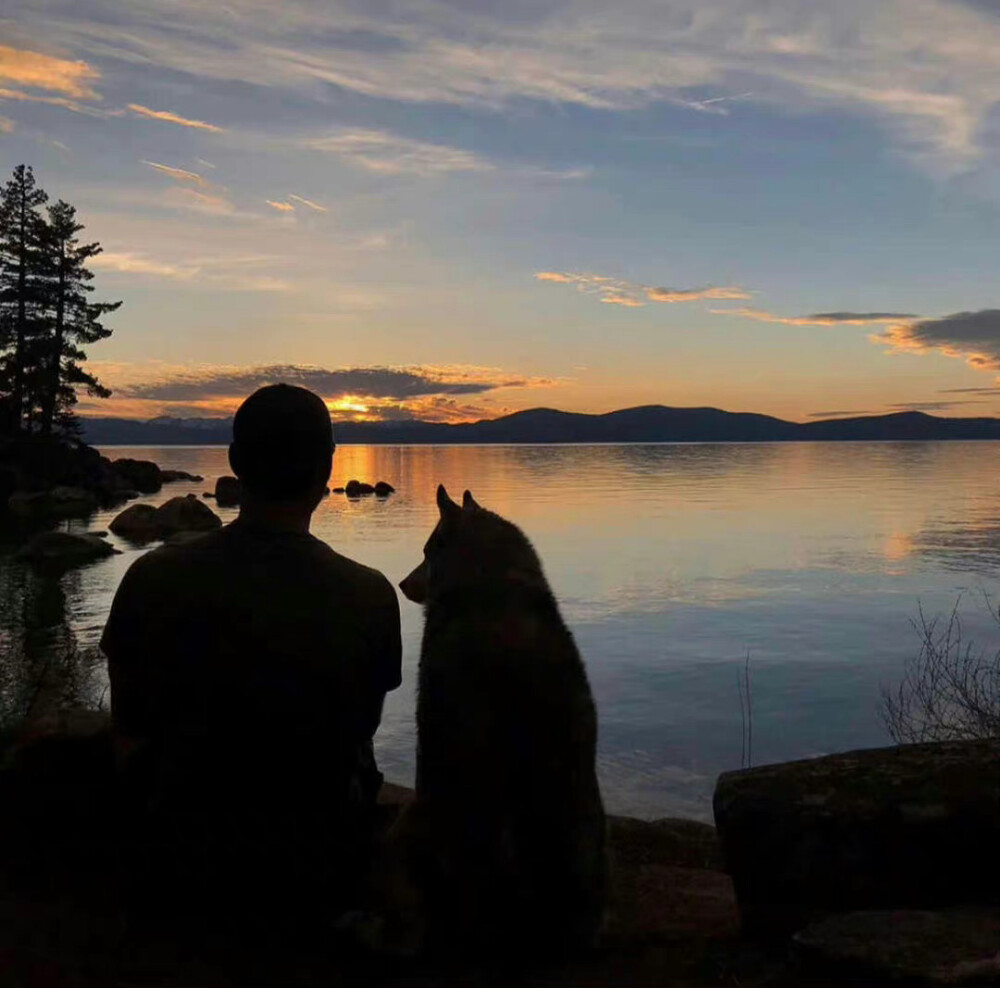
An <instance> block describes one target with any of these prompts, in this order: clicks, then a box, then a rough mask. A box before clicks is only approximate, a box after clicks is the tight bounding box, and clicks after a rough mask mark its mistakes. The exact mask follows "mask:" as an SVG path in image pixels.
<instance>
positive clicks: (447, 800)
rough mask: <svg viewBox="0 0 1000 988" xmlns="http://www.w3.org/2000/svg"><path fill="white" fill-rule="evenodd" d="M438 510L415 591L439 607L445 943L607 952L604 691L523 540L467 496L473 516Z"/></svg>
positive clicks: (429, 784) (422, 711)
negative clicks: (599, 771)
mask: <svg viewBox="0 0 1000 988" xmlns="http://www.w3.org/2000/svg"><path fill="white" fill-rule="evenodd" d="M442 495H443V496H442ZM439 505H440V506H441V512H442V519H441V522H440V523H439V525H438V527H437V529H435V533H434V535H432V537H431V539H430V541H429V542H428V546H427V550H426V560H425V564H423V566H422V567H418V570H417V571H415V572H414V574H411V577H408V578H407V581H404V584H403V588H404V591H405V592H407V593H408V595H411V596H416V597H417V598H418V599H420V598H422V602H424V603H425V604H426V625H425V629H424V638H423V647H422V651H421V659H420V674H419V697H418V702H417V731H418V752H417V812H418V814H419V816H420V818H421V821H422V822H421V829H422V830H423V832H424V834H425V836H426V839H427V848H428V852H427V853H426V854H425V855H422V856H421V860H422V869H421V870H422V871H423V872H424V874H423V875H422V876H421V884H422V885H423V886H424V888H425V889H426V890H427V891H426V895H427V905H428V907H429V917H430V932H431V937H432V939H438V940H439V941H440V940H443V939H444V940H451V941H453V942H451V943H450V944H445V945H446V946H451V947H456V946H457V947H462V946H469V947H472V948H474V949H478V950H483V949H485V950H490V949H494V950H499V951H503V952H505V953H511V952H513V953H520V952H529V953H533V954H534V953H553V954H559V953H564V952H566V951H568V950H572V949H574V948H577V947H580V946H582V945H586V944H587V943H590V942H592V941H593V939H594V937H595V935H596V933H597V931H598V928H599V926H600V922H601V917H602V914H603V910H604V904H605V897H606V885H607V863H606V852H605V822H604V811H603V807H602V804H601V797H600V792H599V789H598V785H597V778H596V774H595V767H594V759H595V748H596V741H597V718H596V713H595V709H594V702H593V699H592V697H591V693H590V687H589V685H588V683H587V677H586V673H585V671H584V667H583V663H582V661H581V659H580V655H579V653H578V651H577V649H576V646H575V644H574V642H573V638H572V636H571V635H570V633H569V631H568V630H567V628H566V626H565V624H564V623H563V621H562V619H561V617H560V615H559V610H558V607H557V605H556V602H555V599H554V597H553V596H552V593H551V591H550V590H549V588H548V585H547V584H546V581H545V578H544V575H543V573H542V569H541V565H540V563H539V561H538V558H537V556H536V555H535V553H534V550H533V549H532V547H531V545H530V543H529V542H528V540H527V539H526V538H525V537H524V535H523V534H522V533H521V532H520V531H519V530H518V529H517V528H516V527H515V526H514V525H512V524H511V523H510V522H507V521H505V520H504V519H502V518H500V517H499V516H498V515H495V514H493V513H492V512H489V511H485V510H483V509H482V508H479V507H478V505H476V504H475V502H474V501H473V500H472V498H471V496H469V495H468V494H467V495H466V499H465V503H464V506H463V507H462V508H459V507H458V506H457V505H455V504H453V502H451V501H450V500H448V499H447V494H446V493H444V492H443V489H441V490H440V491H439ZM416 584H420V586H419V587H417V586H415V585H416Z"/></svg>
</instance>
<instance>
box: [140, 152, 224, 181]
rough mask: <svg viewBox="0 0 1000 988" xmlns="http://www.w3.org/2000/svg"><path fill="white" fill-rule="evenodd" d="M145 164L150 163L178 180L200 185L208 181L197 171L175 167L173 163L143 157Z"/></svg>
mask: <svg viewBox="0 0 1000 988" xmlns="http://www.w3.org/2000/svg"><path fill="white" fill-rule="evenodd" d="M142 163H143V164H144V165H149V167H150V168H155V169H156V170H157V171H160V172H163V173H164V174H165V175H169V176H170V177H171V178H173V179H176V180H177V181H178V182H191V183H193V184H194V185H200V186H202V187H205V186H207V185H208V182H206V181H205V179H203V178H202V177H201V176H200V175H199V174H198V173H197V172H191V171H188V170H187V169H186V168H174V167H173V166H172V165H161V164H159V162H156V161H147V160H146V159H145V158H143V159H142Z"/></svg>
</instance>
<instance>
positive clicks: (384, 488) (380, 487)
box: [375, 480, 396, 497]
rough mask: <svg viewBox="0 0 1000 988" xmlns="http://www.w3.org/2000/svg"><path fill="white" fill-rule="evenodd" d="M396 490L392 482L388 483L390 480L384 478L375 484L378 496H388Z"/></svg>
mask: <svg viewBox="0 0 1000 988" xmlns="http://www.w3.org/2000/svg"><path fill="white" fill-rule="evenodd" d="M395 490H396V488H395V487H393V486H392V484H390V483H388V482H386V481H384V480H380V481H378V483H376V484H375V496H376V497H388V496H389V495H390V494H392V493H393V492H394V491H395Z"/></svg>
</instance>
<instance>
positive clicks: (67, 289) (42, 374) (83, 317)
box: [33, 199, 121, 435]
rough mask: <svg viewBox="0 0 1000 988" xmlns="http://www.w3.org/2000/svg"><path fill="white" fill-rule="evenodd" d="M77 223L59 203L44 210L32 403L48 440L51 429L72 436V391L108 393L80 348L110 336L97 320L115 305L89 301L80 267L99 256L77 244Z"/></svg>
mask: <svg viewBox="0 0 1000 988" xmlns="http://www.w3.org/2000/svg"><path fill="white" fill-rule="evenodd" d="M81 230H83V224H81V223H78V222H77V220H76V210H75V209H74V207H73V206H71V205H70V204H69V203H67V202H63V200H61V199H60V200H59V201H58V202H57V203H56V204H55V205H54V206H50V207H49V209H48V223H47V224H46V226H45V229H44V232H43V239H42V245H43V254H44V259H45V263H44V271H45V275H46V282H47V286H46V290H45V302H46V320H45V322H46V328H45V333H44V334H43V335H42V336H40V337H39V344H40V346H39V350H38V360H37V361H35V362H33V366H36V367H37V368H38V369H39V373H38V376H37V378H36V381H35V384H36V388H37V392H36V394H37V401H38V411H39V417H38V427H39V429H40V431H41V432H42V433H43V434H45V435H48V434H49V433H51V432H52V429H53V427H54V426H55V427H58V428H59V430H60V431H63V432H66V431H71V432H72V431H76V429H75V416H74V415H73V413H72V407H73V405H75V404H76V392H77V389H78V388H80V387H85V388H86V389H87V392H88V394H91V395H94V396H95V397H101V398H107V397H108V396H109V395H110V394H111V392H110V391H109V390H108V389H107V388H106V387H104V386H103V385H102V384H101V383H100V382H99V381H98V380H97V378H95V377H94V376H93V375H92V374H89V373H88V372H87V371H85V370H84V369H83V367H82V366H81V364H82V363H83V362H84V361H85V360H86V359H87V355H86V353H85V352H84V350H83V349H82V347H81V344H88V343H96V342H97V341H98V340H103V339H106V338H107V337H109V336H110V335H111V330H110V329H107V328H106V327H105V326H103V325H102V324H101V318H102V317H103V316H104V315H106V314H107V313H109V312H114V311H115V310H116V309H118V307H119V306H120V305H121V302H90V301H88V294H89V293H90V292H92V291H93V286H92V285H91V284H89V282H90V281H91V280H92V279H93V277H94V276H93V274H92V273H91V272H90V271H88V270H87V267H86V263H87V261H89V260H90V259H91V258H92V257H95V256H96V255H97V254H99V253H100V252H101V245H100V244H98V243H90V244H81V243H80V242H79V239H78V237H77V234H78V233H80V231H81Z"/></svg>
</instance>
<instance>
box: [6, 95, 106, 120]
mask: <svg viewBox="0 0 1000 988" xmlns="http://www.w3.org/2000/svg"><path fill="white" fill-rule="evenodd" d="M0 100H8V101H11V102H15V103H44V104H46V105H47V106H61V107H62V108H63V109H64V110H71V111H72V112H73V113H82V114H83V115H84V116H88V117H105V116H107V115H108V111H107V110H101V109H99V108H98V107H95V106H92V105H90V104H89V103H81V102H80V101H79V100H76V99H70V98H69V97H68V96H44V95H42V94H40V93H26V92H23V91H22V90H20V89H6V88H0Z"/></svg>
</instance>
